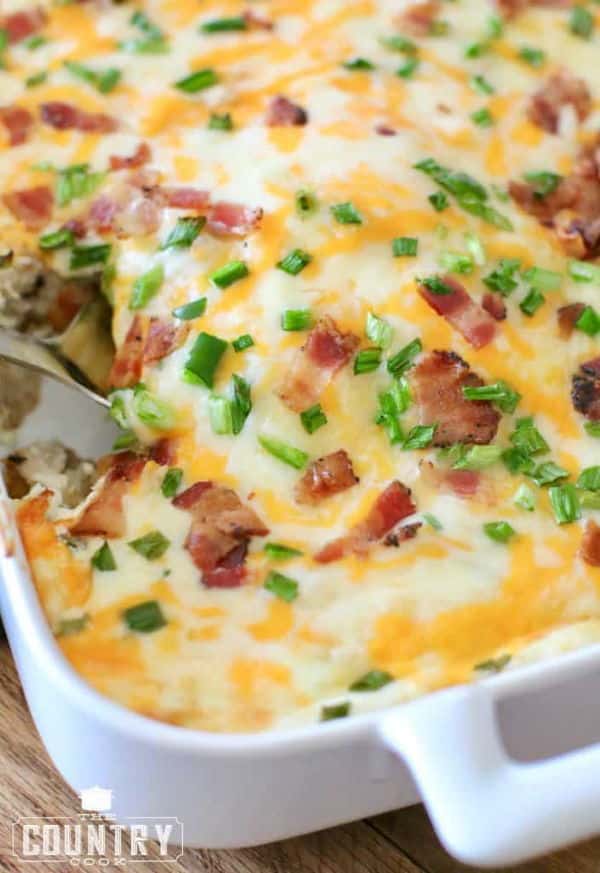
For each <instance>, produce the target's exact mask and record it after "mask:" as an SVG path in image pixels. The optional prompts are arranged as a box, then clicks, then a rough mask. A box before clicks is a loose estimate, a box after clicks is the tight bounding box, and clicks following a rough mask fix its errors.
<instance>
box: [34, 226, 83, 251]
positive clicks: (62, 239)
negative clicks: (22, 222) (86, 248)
mask: <svg viewBox="0 0 600 873" xmlns="http://www.w3.org/2000/svg"><path fill="white" fill-rule="evenodd" d="M74 243H75V235H74V233H73V231H72V230H69V228H68V227H61V228H59V230H55V231H54V232H53V233H45V234H44V235H43V236H41V237H40V238H39V240H38V245H39V247H40V248H41V249H44V250H49V249H62V248H65V247H67V248H68V247H70V246H72V245H74Z"/></svg>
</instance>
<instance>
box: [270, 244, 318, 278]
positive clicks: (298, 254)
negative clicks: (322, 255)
mask: <svg viewBox="0 0 600 873" xmlns="http://www.w3.org/2000/svg"><path fill="white" fill-rule="evenodd" d="M311 261H312V255H309V254H308V252H304V251H302V249H294V250H293V251H292V252H290V253H289V255H286V256H285V258H283V260H281V261H278V262H277V266H278V267H279V269H280V270H283V272H284V273H289V274H290V276H297V275H298V273H301V272H302V270H303V269H304V268H305V267H307V266H308V265H309V264H310V262H311Z"/></svg>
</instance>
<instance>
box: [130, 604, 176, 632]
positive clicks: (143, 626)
mask: <svg viewBox="0 0 600 873" xmlns="http://www.w3.org/2000/svg"><path fill="white" fill-rule="evenodd" d="M123 620H124V622H125V624H126V625H127V627H128V628H129V630H132V631H137V632H138V633H142V634H147V633H151V632H152V631H155V630H160V628H161V627H164V626H165V625H166V624H167V620H166V618H165V616H164V614H163V611H162V609H161V606H160V603H159V602H158V601H157V600H145V601H144V603H138V604H136V605H135V606H130V607H129V609H126V610H124V612H123Z"/></svg>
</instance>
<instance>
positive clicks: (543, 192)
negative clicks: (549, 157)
mask: <svg viewBox="0 0 600 873" xmlns="http://www.w3.org/2000/svg"><path fill="white" fill-rule="evenodd" d="M523 178H524V179H525V181H526V182H529V184H530V185H533V196H534V197H536V198H537V199H538V200H543V199H544V197H547V196H548V194H552V192H553V191H555V190H556V189H557V188H558V185H559V183H560V182H562V178H563V177H562V176H559V175H558V173H551V172H549V171H548V170H538V171H533V172H529V173H524V175H523Z"/></svg>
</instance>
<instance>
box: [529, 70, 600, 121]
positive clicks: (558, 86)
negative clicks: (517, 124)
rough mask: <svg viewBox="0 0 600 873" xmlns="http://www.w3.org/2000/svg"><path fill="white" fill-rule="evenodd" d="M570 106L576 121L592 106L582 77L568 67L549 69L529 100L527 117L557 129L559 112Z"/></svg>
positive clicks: (586, 115) (586, 114)
mask: <svg viewBox="0 0 600 873" xmlns="http://www.w3.org/2000/svg"><path fill="white" fill-rule="evenodd" d="M566 106H572V107H573V109H574V110H575V113H576V115H577V118H578V119H579V121H585V119H586V118H587V117H588V115H589V114H590V111H591V109H592V96H591V94H590V91H589V88H588V86H587V85H586V83H585V82H584V80H583V79H580V78H579V76H574V75H573V74H572V73H570V72H569V71H568V70H558V72H556V73H553V74H552V75H551V76H550V77H549V78H548V79H547V80H546V81H545V82H544V84H543V85H542V87H541V88H540V89H539V91H536V92H535V94H534V95H533V97H532V98H531V101H530V103H529V108H528V110H527V115H528V116H529V120H530V121H531V122H533V124H536V125H537V126H538V127H541V128H542V129H543V130H546V131H548V133H558V129H559V125H560V118H561V112H562V110H563V109H564V108H565V107H566Z"/></svg>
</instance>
